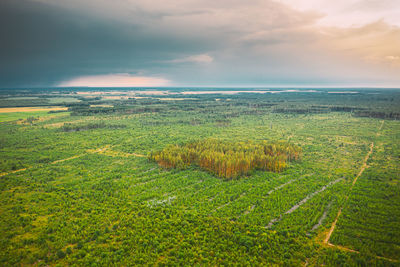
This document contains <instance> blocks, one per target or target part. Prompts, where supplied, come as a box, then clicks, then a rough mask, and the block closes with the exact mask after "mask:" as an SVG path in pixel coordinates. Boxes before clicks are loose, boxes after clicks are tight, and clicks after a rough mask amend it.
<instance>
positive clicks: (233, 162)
mask: <svg viewBox="0 0 400 267" xmlns="http://www.w3.org/2000/svg"><path fill="white" fill-rule="evenodd" d="M300 155H301V149H300V148H299V147H297V146H294V145H290V144H286V143H268V142H267V141H263V142H260V143H257V144H254V143H252V142H251V141H248V142H223V141H221V140H215V139H206V140H201V141H197V142H193V143H189V144H186V145H183V146H179V145H169V146H167V147H166V148H165V149H163V150H162V151H159V152H155V153H151V154H150V156H149V158H150V159H151V160H154V161H156V162H157V163H158V164H159V165H160V166H163V167H167V168H180V169H184V168H186V167H188V166H189V165H192V164H196V165H198V166H200V167H201V168H203V169H205V170H208V171H210V172H211V173H213V174H215V175H217V176H219V177H223V178H226V179H231V178H236V177H238V176H243V175H246V174H248V173H249V172H250V171H251V170H254V169H258V170H264V171H273V172H281V171H282V170H283V169H284V168H285V167H286V164H287V161H290V160H298V159H300Z"/></svg>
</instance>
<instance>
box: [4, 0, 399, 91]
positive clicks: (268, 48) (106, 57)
mask: <svg viewBox="0 0 400 267" xmlns="http://www.w3.org/2000/svg"><path fill="white" fill-rule="evenodd" d="M393 3H394V2H393V0H384V1H382V2H378V1H377V0H364V1H361V0H348V1H346V0H338V1H334V2H333V1H329V0H307V1H306V0H280V1H279V2H278V1H273V0H249V1H242V0H220V1H211V0H187V1H181V0H163V1H161V0H121V1H117V2H115V1H114V2H112V3H111V2H110V1H107V0H85V1H83V0H18V1H16V0H2V1H0V36H4V38H3V39H2V42H0V87H7V86H8V87H10V86H52V85H58V84H60V82H63V81H72V80H74V79H75V78H77V77H87V76H89V77H101V76H104V75H108V74H109V73H130V74H131V75H133V76H135V77H141V76H144V77H163V78H164V79H165V80H169V81H173V83H174V84H180V85H182V86H185V85H189V84H190V85H219V84H224V85H229V84H231V85H238V86H239V85H242V84H260V85H265V84H272V85H280V84H285V85H287V84H293V85H296V84H328V85H331V84H350V83H360V82H363V83H368V82H375V81H378V80H379V82H382V81H383V82H385V81H391V82H393V81H394V82H398V83H400V78H399V77H400V75H398V74H399V73H398V72H399V69H400V66H399V65H398V60H397V57H398V56H399V52H398V47H400V46H399V40H398V36H399V31H398V26H396V25H397V24H396V23H395V20H394V19H393V18H396V17H399V18H400V16H395V14H398V12H399V10H400V8H399V7H398V6H397V7H396V5H394V4H393ZM311 4H312V5H311ZM374 6H375V8H373V7H374ZM354 7H358V8H354ZM371 10H376V11H377V15H374V13H373V12H372V11H371ZM378 11H379V12H378ZM378 13H379V14H378ZM389 13H390V14H391V15H390V14H389ZM382 14H384V15H385V16H386V15H387V17H388V18H389V20H386V17H385V20H384V21H383V20H379V17H380V16H382ZM342 15H343V16H342ZM371 19H373V20H371ZM324 21H325V22H324ZM327 21H328V22H329V23H326V22H327ZM341 21H343V22H344V23H341ZM321 22H324V23H321ZM357 22H358V23H357ZM171 63H172V64H171ZM141 73H144V74H143V75H142V74H141ZM372 74H373V75H372ZM171 83H172V82H171Z"/></svg>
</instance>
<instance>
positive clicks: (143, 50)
mask: <svg viewBox="0 0 400 267" xmlns="http://www.w3.org/2000/svg"><path fill="white" fill-rule="evenodd" d="M0 36H1V39H2V41H1V42H0V62H1V63H0V85H1V86H2V87H12V86H32V85H33V86H43V85H47V86H48V85H52V84H56V83H58V82H60V81H62V80H65V79H69V78H72V77H75V76H80V75H82V74H84V75H96V74H103V73H109V72H129V73H132V72H135V71H142V70H143V69H147V68H152V67H153V65H154V62H155V61H160V60H169V59H171V58H173V57H174V56H176V55H177V54H179V53H181V52H182V51H185V52H187V53H197V52H201V51H203V49H205V48H207V46H208V45H207V44H206V43H204V42H202V40H201V39H190V40H189V39H186V40H185V38H184V37H181V38H180V39H177V38H176V35H174V36H170V35H169V34H168V33H163V32H149V31H147V29H146V28H145V27H144V26H142V25H135V24H132V23H124V22H122V21H116V20H110V19H102V18H100V17H96V16H93V15H89V14H88V13H84V12H77V11H76V10H75V11H73V10H70V9H61V8H57V7H54V6H51V5H47V4H42V3H34V2H30V1H19V0H17V1H15V0H5V1H4V0H2V1H0ZM159 67H160V66H159Z"/></svg>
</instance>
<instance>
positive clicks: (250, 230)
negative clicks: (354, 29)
mask: <svg viewBox="0 0 400 267" xmlns="http://www.w3.org/2000/svg"><path fill="white" fill-rule="evenodd" d="M215 90H216V89H215V88H201V89H199V88H74V89H71V88H36V89H26V88H24V89H21V90H17V89H15V90H0V154H1V157H0V215H1V216H0V236H1V238H0V265H1V266H20V265H22V266H70V265H71V266H136V265H155V266H176V265H185V266H187V265H190V266H192V265H195V266H210V265H211V266H215V265H218V266H219V265H225V266H235V265H240V266H249V265H250V266H399V265H400V256H399V255H400V249H399V248H400V224H399V222H400V193H399V192H400V164H399V157H400V146H399V142H398V140H400V121H399V120H398V118H397V117H396V116H395V115H390V114H396V113H400V105H399V103H400V91H399V90H395V89H381V88H358V89H357V88H348V89H346V88H337V89H335V88H328V89H327V88H325V89H324V88H318V89H313V90H311V91H310V90H306V89H304V91H303V90H302V89H296V88H295V89H293V88H289V89H287V88H281V89H273V90H272V89H271V91H270V92H266V91H267V89H263V92H261V93H257V92H255V91H257V90H261V89H253V88H252V89H232V88H222V89H221V88H218V90H217V91H218V92H217V91H215ZM235 90H240V91H246V90H249V92H241V93H235ZM196 92H198V94H197V93H196ZM204 92H205V93H204ZM382 114H383V115H382ZM385 114H386V115H385ZM388 114H389V115H388Z"/></svg>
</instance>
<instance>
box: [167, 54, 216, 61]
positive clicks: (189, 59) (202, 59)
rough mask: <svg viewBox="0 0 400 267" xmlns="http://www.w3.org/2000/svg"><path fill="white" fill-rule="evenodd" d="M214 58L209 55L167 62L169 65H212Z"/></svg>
mask: <svg viewBox="0 0 400 267" xmlns="http://www.w3.org/2000/svg"><path fill="white" fill-rule="evenodd" d="M213 61H214V58H213V57H211V56H210V55H208V54H200V55H193V56H188V57H183V58H177V59H173V60H169V61H166V62H168V63H211V62H213Z"/></svg>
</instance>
